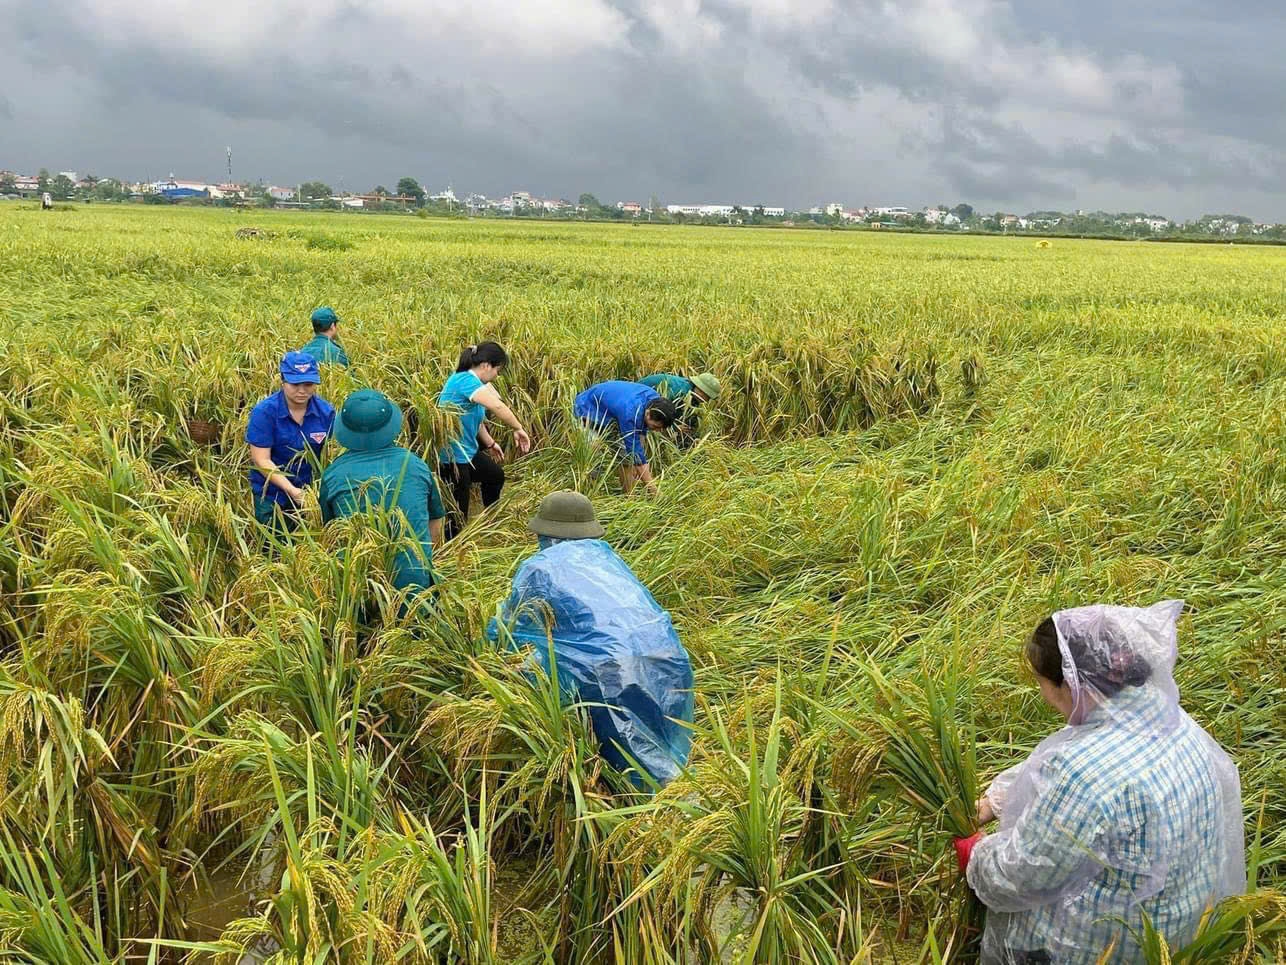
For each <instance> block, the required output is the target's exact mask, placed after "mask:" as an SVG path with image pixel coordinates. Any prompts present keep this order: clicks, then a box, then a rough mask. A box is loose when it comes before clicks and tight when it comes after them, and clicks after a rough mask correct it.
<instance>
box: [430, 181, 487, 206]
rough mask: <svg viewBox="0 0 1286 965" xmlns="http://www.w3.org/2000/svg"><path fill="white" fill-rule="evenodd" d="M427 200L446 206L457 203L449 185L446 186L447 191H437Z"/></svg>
mask: <svg viewBox="0 0 1286 965" xmlns="http://www.w3.org/2000/svg"><path fill="white" fill-rule="evenodd" d="M429 200H430V201H441V202H444V203H446V204H455V203H456V201H457V198H456V196H455V192H454V191H452V190H451V185H449V184H448V185H447V189H446V190H445V191H439V192H438V193H437V194H431V195H429ZM483 200H486V199H485V198H484V199H483Z"/></svg>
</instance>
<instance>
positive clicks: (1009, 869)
mask: <svg viewBox="0 0 1286 965" xmlns="http://www.w3.org/2000/svg"><path fill="white" fill-rule="evenodd" d="M1182 612H1183V603H1182V601H1168V602H1165V603H1158V604H1156V605H1155V606H1152V607H1149V608H1147V609H1139V608H1135V607H1120V606H1087V607H1079V608H1077V609H1072V610H1063V611H1061V612H1059V613H1056V614H1054V616H1053V617H1051V618H1048V619H1046V620H1045V621H1044V622H1043V623H1042V624H1041V625H1040V626H1039V627H1038V628H1037V629H1036V632H1035V633H1033V634H1032V637H1031V639H1030V640H1029V641H1028V644H1027V650H1026V655H1027V659H1028V661H1029V662H1030V663H1031V665H1032V668H1033V669H1034V670H1035V671H1036V675H1037V677H1038V679H1039V682H1040V689H1041V694H1042V695H1043V696H1044V698H1045V700H1046V701H1048V702H1049V703H1050V704H1051V705H1052V706H1053V707H1054V708H1055V709H1056V710H1058V711H1059V712H1060V713H1061V714H1062V715H1063V716H1064V717H1066V718H1067V726H1066V727H1064V728H1063V729H1062V730H1060V731H1058V732H1057V733H1055V734H1052V735H1051V736H1049V737H1047V738H1046V739H1045V740H1044V741H1042V742H1041V744H1040V745H1039V746H1038V747H1037V748H1036V750H1035V751H1034V752H1033V753H1032V755H1031V756H1030V757H1029V758H1028V759H1027V760H1026V761H1024V762H1023V763H1022V764H1020V765H1018V766H1017V767H1014V768H1010V769H1009V770H1008V771H1005V772H1004V773H1002V774H1001V775H1000V776H999V777H997V778H996V780H995V781H994V782H993V783H992V785H991V787H990V788H989V789H988V790H987V793H986V795H984V796H983V798H982V800H981V801H979V807H978V810H979V817H980V818H981V820H983V821H989V820H991V819H992V818H999V819H1000V828H999V830H998V831H997V832H996V833H994V834H991V835H985V836H983V835H977V836H975V837H974V838H970V839H968V840H964V841H959V842H957V850H958V851H959V853H960V860H961V863H962V864H964V865H965V866H966V869H965V870H966V875H967V877H968V880H969V884H970V886H971V887H972V888H973V890H974V892H975V894H977V896H978V897H979V899H981V900H982V902H983V904H984V905H986V906H987V925H986V929H985V931H984V934H983V961H984V962H1000V963H1015V965H1017V963H1039V962H1050V963H1082V962H1084V963H1087V965H1089V963H1095V962H1099V961H1108V962H1132V961H1135V960H1136V959H1137V958H1138V955H1139V951H1138V948H1137V945H1136V944H1135V942H1134V940H1133V937H1132V935H1131V931H1130V930H1131V929H1134V930H1135V931H1137V930H1138V929H1139V927H1140V925H1141V923H1142V916H1143V915H1144V914H1146V915H1147V916H1148V917H1149V918H1150V919H1151V920H1152V923H1153V925H1155V927H1156V928H1157V929H1158V931H1160V933H1161V934H1162V935H1163V936H1165V938H1166V940H1167V942H1169V944H1170V947H1171V948H1178V947H1180V946H1182V945H1183V944H1185V943H1187V942H1188V941H1190V940H1191V939H1192V937H1193V933H1194V932H1195V930H1196V927H1197V923H1198V922H1199V920H1200V918H1201V915H1202V913H1203V912H1204V911H1205V910H1206V909H1207V908H1208V907H1210V906H1211V905H1212V904H1214V903H1215V902H1217V901H1219V900H1220V899H1221V898H1224V897H1227V896H1229V895H1235V894H1241V893H1242V892H1244V891H1245V890H1246V858H1245V847H1244V842H1243V825H1242V814H1241V787H1240V782H1239V779H1238V775H1237V768H1236V765H1234V764H1233V762H1232V760H1231V759H1230V758H1229V757H1228V755H1227V754H1225V753H1224V752H1223V750H1221V749H1220V747H1219V746H1218V745H1217V744H1216V743H1215V742H1214V740H1213V739H1212V738H1211V737H1210V735H1209V734H1207V733H1206V732H1205V731H1203V730H1202V729H1201V728H1200V727H1199V726H1198V725H1197V724H1196V722H1195V721H1193V719H1192V718H1191V717H1189V716H1188V715H1187V713H1185V712H1184V711H1183V709H1182V708H1180V707H1179V691H1178V688H1176V686H1175V683H1174V662H1175V656H1176V654H1177V636H1178V635H1177V630H1176V624H1177V622H1178V619H1179V614H1180V613H1182ZM1108 949H1112V952H1111V954H1110V955H1108V956H1107V957H1103V956H1104V953H1105V952H1107V951H1108Z"/></svg>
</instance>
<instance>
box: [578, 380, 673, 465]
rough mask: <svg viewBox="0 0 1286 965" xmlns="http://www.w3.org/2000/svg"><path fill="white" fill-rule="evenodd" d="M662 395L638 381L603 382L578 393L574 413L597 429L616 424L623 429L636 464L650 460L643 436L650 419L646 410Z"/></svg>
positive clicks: (624, 443)
mask: <svg viewBox="0 0 1286 965" xmlns="http://www.w3.org/2000/svg"><path fill="white" fill-rule="evenodd" d="M659 398H661V396H660V395H658V394H657V392H656V390H655V389H652V388H650V387H648V386H646V385H641V384H640V383H638V382H621V381H612V382H600V383H598V384H597V385H591V386H590V387H589V388H588V389H586V390H585V391H584V392H582V393H581V394H580V395H578V396H576V402H575V404H574V405H573V406H572V414H573V415H575V416H576V418H578V419H583V420H584V421H585V422H587V423H589V424H590V425H591V426H593V427H594V428H596V429H609V428H612V426H613V424H614V425H615V427H616V428H617V429H619V430H620V433H621V448H622V449H623V450H624V451H625V455H627V456H628V457H629V458H630V461H631V462H633V463H634V465H636V466H642V465H645V464H646V463H647V454H646V453H645V452H644V451H643V437H644V436H645V435H647V423H646V422H644V421H643V412H644V410H645V409H646V408H647V405H648V403H649V402H652V401H654V400H656V399H659Z"/></svg>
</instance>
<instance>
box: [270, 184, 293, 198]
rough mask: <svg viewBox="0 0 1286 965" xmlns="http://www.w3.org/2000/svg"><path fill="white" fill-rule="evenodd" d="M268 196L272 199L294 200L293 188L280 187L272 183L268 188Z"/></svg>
mask: <svg viewBox="0 0 1286 965" xmlns="http://www.w3.org/2000/svg"><path fill="white" fill-rule="evenodd" d="M268 197H270V198H272V200H274V201H294V200H295V189H294V188H280V187H278V186H277V185H275V184H274V185H273V186H272V187H270V188H269V189H268Z"/></svg>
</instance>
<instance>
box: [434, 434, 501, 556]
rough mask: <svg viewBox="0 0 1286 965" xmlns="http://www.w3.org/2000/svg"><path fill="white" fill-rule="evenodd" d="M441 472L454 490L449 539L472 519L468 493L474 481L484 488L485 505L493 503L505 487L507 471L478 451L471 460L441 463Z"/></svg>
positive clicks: (448, 524) (448, 525)
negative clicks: (470, 517)
mask: <svg viewBox="0 0 1286 965" xmlns="http://www.w3.org/2000/svg"><path fill="white" fill-rule="evenodd" d="M438 475H440V476H441V477H442V481H443V482H444V483H446V485H447V486H448V487H449V488H450V490H451V496H452V497H453V498H454V499H455V509H454V510H452V511H451V512H448V513H447V525H446V538H447V539H454V538H455V535H456V533H458V532H460V530H462V529H463V528H464V524H465V523H467V522H468V521H469V494H470V491H471V490H472V489H473V484H474V483H477V484H478V486H479V488H480V489H481V490H482V505H483V506H484V507H485V506H490V505H491V504H492V503H494V502H495V501H496V500H497V499H499V498H500V490H502V489H503V488H504V486H505V470H504V467H502V466H501V465H500V464H499V463H497V462H496V461H495V460H494V459H492V458H491V457H490V456H488V455H487V454H486V453H485V452H482V451H479V452H478V454H477V455H476V456H474V457H473V460H472V461H471V462H444V463H442V465H440V466H438Z"/></svg>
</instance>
